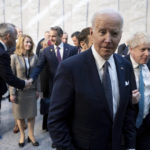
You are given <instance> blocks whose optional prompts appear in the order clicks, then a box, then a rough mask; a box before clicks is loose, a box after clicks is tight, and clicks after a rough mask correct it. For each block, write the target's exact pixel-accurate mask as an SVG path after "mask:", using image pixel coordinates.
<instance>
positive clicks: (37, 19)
mask: <svg viewBox="0 0 150 150" xmlns="http://www.w3.org/2000/svg"><path fill="white" fill-rule="evenodd" d="M39 14H40V0H38V14H37V15H38V18H37V42H38V40H39V29H40V27H39V24H40V23H39Z"/></svg>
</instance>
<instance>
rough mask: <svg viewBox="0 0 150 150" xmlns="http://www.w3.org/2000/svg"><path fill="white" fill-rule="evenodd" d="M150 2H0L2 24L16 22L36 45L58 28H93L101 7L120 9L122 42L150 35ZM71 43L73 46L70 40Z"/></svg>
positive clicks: (69, 0)
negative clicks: (133, 36)
mask: <svg viewBox="0 0 150 150" xmlns="http://www.w3.org/2000/svg"><path fill="white" fill-rule="evenodd" d="M149 6H150V0H0V22H10V23H14V24H15V25H16V26H18V27H20V28H22V29H23V32H24V33H26V34H29V35H31V36H32V37H33V39H34V42H35V43H37V41H39V40H40V39H41V38H42V37H43V35H44V32H45V31H46V30H49V28H50V27H51V26H54V25H59V26H61V27H62V28H63V30H64V31H66V32H67V33H68V34H69V37H70V35H71V33H72V32H74V31H77V30H79V31H80V30H81V29H82V28H84V27H87V26H90V25H91V16H92V15H93V13H94V12H95V11H96V10H98V9H101V8H105V7H107V8H108V7H110V8H114V9H116V10H119V11H120V12H121V14H122V16H123V17H124V29H123V37H122V40H121V42H125V41H126V40H127V39H128V37H129V36H130V35H131V34H132V33H134V32H137V31H146V32H150V7H149ZM69 42H70V43H71V44H72V41H71V39H69Z"/></svg>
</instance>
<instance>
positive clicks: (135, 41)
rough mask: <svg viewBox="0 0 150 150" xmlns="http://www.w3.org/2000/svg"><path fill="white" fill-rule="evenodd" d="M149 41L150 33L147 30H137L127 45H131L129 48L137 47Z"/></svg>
mask: <svg viewBox="0 0 150 150" xmlns="http://www.w3.org/2000/svg"><path fill="white" fill-rule="evenodd" d="M149 43H150V35H149V34H147V33H145V32H137V33H135V34H134V35H133V36H132V37H131V38H130V39H129V40H128V41H127V45H128V46H129V48H135V47H137V46H139V45H142V44H149Z"/></svg>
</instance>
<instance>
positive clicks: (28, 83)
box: [25, 79, 33, 88]
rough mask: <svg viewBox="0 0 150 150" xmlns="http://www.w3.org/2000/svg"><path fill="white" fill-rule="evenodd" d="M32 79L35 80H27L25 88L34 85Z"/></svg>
mask: <svg viewBox="0 0 150 150" xmlns="http://www.w3.org/2000/svg"><path fill="white" fill-rule="evenodd" d="M32 81H33V80H31V79H29V80H25V88H30V87H31V85H32Z"/></svg>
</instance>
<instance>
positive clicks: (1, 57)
mask: <svg viewBox="0 0 150 150" xmlns="http://www.w3.org/2000/svg"><path fill="white" fill-rule="evenodd" d="M6 83H7V84H9V85H10V86H14V87H16V88H18V89H23V88H24V86H25V82H24V81H23V80H20V79H18V78H17V77H16V76H14V75H13V72H12V70H11V66H10V56H9V54H8V53H7V52H6V51H5V49H4V47H3V45H2V44H1V43H0V99H1V97H2V95H3V94H4V93H5V92H6V91H7V86H6Z"/></svg>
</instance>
